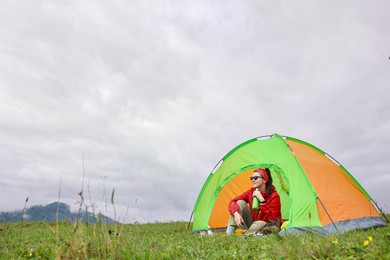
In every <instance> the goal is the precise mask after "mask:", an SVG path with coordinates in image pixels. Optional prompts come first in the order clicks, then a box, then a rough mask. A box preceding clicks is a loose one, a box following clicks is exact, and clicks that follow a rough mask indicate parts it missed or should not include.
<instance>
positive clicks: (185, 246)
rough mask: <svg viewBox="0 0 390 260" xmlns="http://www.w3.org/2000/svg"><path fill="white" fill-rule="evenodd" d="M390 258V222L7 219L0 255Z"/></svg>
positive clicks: (1, 226) (0, 232)
mask: <svg viewBox="0 0 390 260" xmlns="http://www.w3.org/2000/svg"><path fill="white" fill-rule="evenodd" d="M30 258H33V259H54V258H58V259H90V258H93V259H328V258H330V259H390V227H389V226H387V227H383V228H378V229H369V230H358V231H351V232H347V233H345V234H343V235H339V234H334V235H329V236H320V235H315V234H311V233H307V234H305V235H288V236H280V235H278V234H271V235H269V236H264V237H244V236H242V235H232V236H228V237H226V236H224V235H223V234H219V235H204V236H200V235H193V234H192V233H191V230H190V229H188V223H185V222H171V223H152V224H142V225H141V224H108V223H105V222H101V221H98V222H97V223H96V224H91V223H84V224H83V223H70V222H59V223H48V222H44V223H37V222H35V223H31V222H19V223H9V222H8V223H2V224H0V259H30Z"/></svg>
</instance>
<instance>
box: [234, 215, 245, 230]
mask: <svg viewBox="0 0 390 260" xmlns="http://www.w3.org/2000/svg"><path fill="white" fill-rule="evenodd" d="M233 215H234V221H235V222H236V224H237V226H239V227H241V228H242V225H243V224H244V219H243V218H242V217H241V215H240V213H238V212H237V211H236V212H234V214H233Z"/></svg>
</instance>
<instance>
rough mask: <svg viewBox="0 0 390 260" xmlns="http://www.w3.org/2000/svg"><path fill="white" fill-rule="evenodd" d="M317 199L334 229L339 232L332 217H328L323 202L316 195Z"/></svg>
mask: <svg viewBox="0 0 390 260" xmlns="http://www.w3.org/2000/svg"><path fill="white" fill-rule="evenodd" d="M317 199H318V201H319V202H320V203H321V206H322V208H323V209H324V210H325V213H326V215H328V218H329V219H330V221H332V224H333V226H334V228H335V229H336V231H337V232H338V233H340V232H339V230H338V229H337V227H336V224H335V223H334V221H333V219H332V218H331V217H330V215H329V212H328V211H327V210H326V208H325V206H324V204H323V203H322V201H321V199H320V198H319V197H317Z"/></svg>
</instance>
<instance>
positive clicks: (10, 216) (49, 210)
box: [0, 202, 115, 223]
mask: <svg viewBox="0 0 390 260" xmlns="http://www.w3.org/2000/svg"><path fill="white" fill-rule="evenodd" d="M57 208H58V221H64V220H69V221H76V220H78V219H79V220H80V221H81V222H86V220H88V222H91V223H94V222H95V218H94V216H93V214H92V212H88V213H87V212H85V211H81V212H80V215H79V213H78V212H77V213H72V212H70V206H69V205H68V204H65V203H61V202H53V203H50V204H47V205H46V206H32V207H30V208H28V209H25V210H24V212H23V210H18V211H12V212H0V222H18V221H21V220H22V214H23V219H24V220H25V221H47V222H55V221H56V215H57ZM96 217H97V219H100V220H101V221H103V222H107V223H113V222H115V221H114V220H113V219H112V218H109V217H107V216H104V215H102V214H98V215H97V216H96Z"/></svg>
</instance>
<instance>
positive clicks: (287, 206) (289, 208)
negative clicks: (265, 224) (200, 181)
mask: <svg viewBox="0 0 390 260" xmlns="http://www.w3.org/2000/svg"><path fill="white" fill-rule="evenodd" d="M268 137H269V138H265V139H264V137H262V138H254V139H251V140H248V141H246V142H244V143H242V144H240V145H238V146H237V147H235V148H234V149H233V150H231V151H230V152H229V153H228V154H227V155H226V156H224V157H223V158H222V159H221V161H220V162H219V163H218V164H217V166H216V168H215V169H216V170H213V172H211V173H210V175H209V176H208V178H207V180H206V182H205V184H204V185H203V188H202V190H201V191H200V193H199V196H198V199H197V200H196V203H195V206H194V210H193V216H194V222H193V232H194V233H197V232H200V231H204V230H209V229H212V230H214V231H222V230H224V228H225V226H226V223H227V219H228V217H229V214H228V213H227V202H228V201H229V200H230V199H231V198H233V197H234V196H236V195H238V194H240V193H242V192H243V191H244V190H246V189H248V188H249V187H250V184H249V183H247V182H245V181H242V180H244V179H243V178H242V177H243V176H244V175H248V176H249V175H250V174H251V173H252V172H253V169H255V168H258V167H268V168H269V169H270V170H271V174H272V177H273V180H274V185H275V187H276V189H277V191H278V193H279V195H280V197H281V202H282V203H281V207H282V218H283V219H284V220H289V222H288V225H287V227H286V229H285V230H284V231H290V232H292V231H294V232H297V231H299V230H315V231H317V232H320V233H332V232H336V231H347V230H351V229H355V228H368V227H375V226H384V225H386V222H385V221H384V220H383V219H382V218H381V217H380V216H379V213H378V211H377V210H376V208H375V207H374V206H373V204H372V202H371V201H372V199H371V198H370V196H369V195H368V194H367V192H366V191H365V190H364V189H363V188H362V187H361V185H360V184H359V183H358V182H357V181H356V180H355V179H354V178H353V177H352V175H350V174H349V172H348V171H347V170H346V169H345V168H344V167H343V166H341V165H340V164H338V163H337V161H335V160H334V159H332V158H331V157H330V156H329V155H327V154H326V153H325V152H323V151H322V150H320V149H318V148H316V147H315V146H313V145H311V144H309V143H306V142H304V141H301V140H298V139H295V138H291V137H282V136H280V135H278V134H274V135H272V136H268ZM329 176H332V178H338V179H339V180H340V182H342V184H340V185H344V186H340V187H342V188H343V190H345V191H346V192H349V193H353V194H355V196H357V199H358V200H362V201H359V203H362V204H363V206H362V207H366V209H364V208H362V209H354V210H353V213H347V214H345V213H344V212H342V211H340V209H338V208H337V207H336V206H335V205H334V204H333V203H332V200H334V203H337V205H340V206H342V205H348V204H349V203H350V202H349V200H350V199H351V198H350V197H351V195H350V194H347V195H346V196H345V197H346V198H345V199H341V200H340V201H336V200H338V199H337V198H336V199H334V195H333V194H330V193H331V192H335V190H333V188H332V187H326V186H327V185H328V186H329V184H328V183H326V181H327V180H328V179H327V178H330V177H329ZM340 192H341V191H340ZM343 192H344V191H342V192H341V193H343ZM319 194H321V196H319ZM356 194H357V195H356ZM328 197H331V199H329V200H328V199H327V198H328ZM350 205H358V204H357V203H350ZM327 208H328V209H329V210H327ZM329 212H330V213H331V214H330V213H329ZM333 219H334V220H333ZM338 227H339V228H338Z"/></svg>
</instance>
